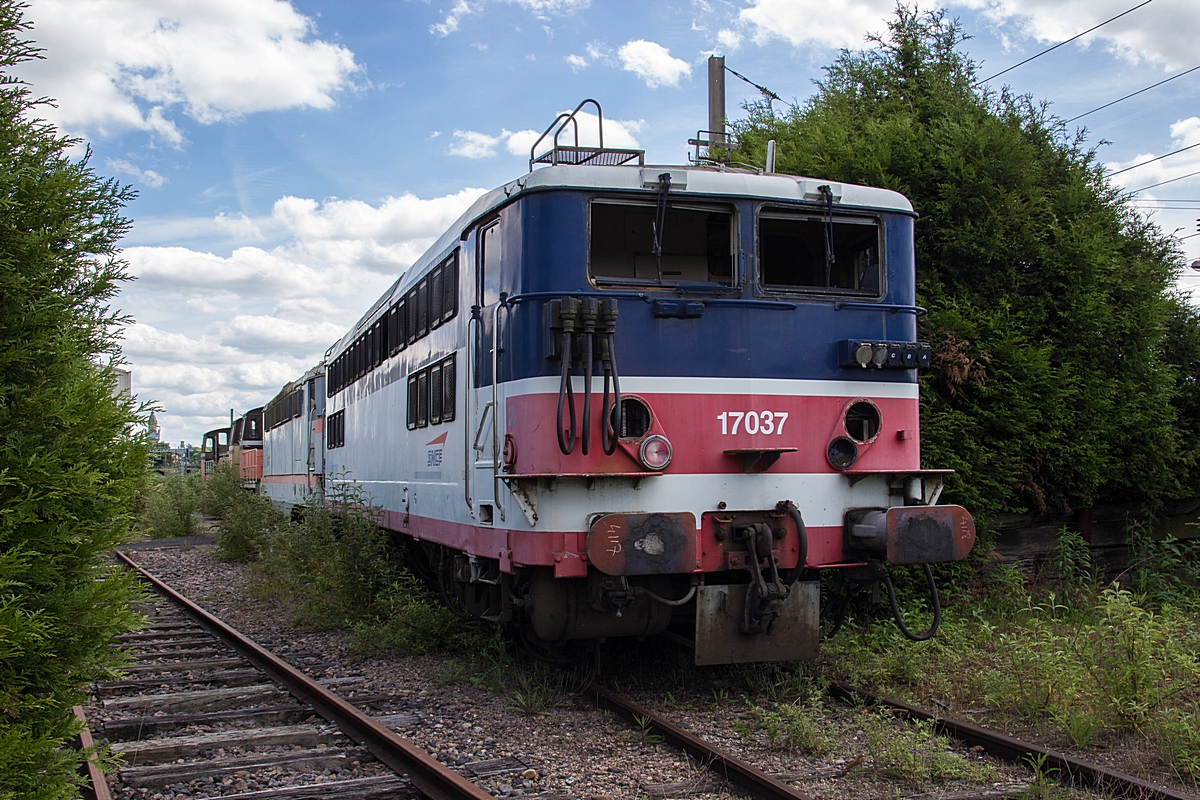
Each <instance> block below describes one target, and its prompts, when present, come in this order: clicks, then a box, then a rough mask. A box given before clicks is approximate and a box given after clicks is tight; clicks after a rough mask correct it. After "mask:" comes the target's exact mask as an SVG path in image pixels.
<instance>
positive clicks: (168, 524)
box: [136, 472, 200, 539]
mask: <svg viewBox="0 0 1200 800" xmlns="http://www.w3.org/2000/svg"><path fill="white" fill-rule="evenodd" d="M199 483H200V476H199V475H196V474H192V475H180V474H179V473H177V472H172V473H167V474H166V475H154V476H152V477H151V479H150V480H149V481H148V483H147V485H146V488H145V489H144V490H143V492H142V493H141V495H140V497H139V505H140V513H139V514H138V519H137V524H136V530H137V531H138V532H140V533H141V534H143V535H145V536H149V537H150V538H152V539H170V538H173V537H176V536H195V535H196V534H197V533H199V532H200V486H199Z"/></svg>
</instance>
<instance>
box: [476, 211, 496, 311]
mask: <svg viewBox="0 0 1200 800" xmlns="http://www.w3.org/2000/svg"><path fill="white" fill-rule="evenodd" d="M479 239H480V243H479V265H480V269H479V305H480V306H482V307H483V308H487V307H488V306H492V305H495V303H496V302H497V301H498V300H499V299H500V225H499V223H497V224H495V225H491V226H489V227H487V228H484V230H483V232H482V233H481V234H480V236H479Z"/></svg>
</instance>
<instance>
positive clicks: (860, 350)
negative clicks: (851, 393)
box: [854, 342, 875, 369]
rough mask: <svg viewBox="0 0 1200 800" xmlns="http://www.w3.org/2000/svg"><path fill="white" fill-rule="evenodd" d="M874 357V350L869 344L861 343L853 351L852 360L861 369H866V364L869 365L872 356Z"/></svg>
mask: <svg viewBox="0 0 1200 800" xmlns="http://www.w3.org/2000/svg"><path fill="white" fill-rule="evenodd" d="M874 355H875V348H873V347H871V343H870V342H863V343H862V344H860V345H859V346H858V347H857V348H855V350H854V360H855V361H857V362H858V365H859V366H860V367H862V368H863V369H866V368H867V364H870V363H871V358H872V356H874Z"/></svg>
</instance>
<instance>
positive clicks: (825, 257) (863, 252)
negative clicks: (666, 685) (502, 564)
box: [496, 168, 975, 664]
mask: <svg viewBox="0 0 1200 800" xmlns="http://www.w3.org/2000/svg"><path fill="white" fill-rule="evenodd" d="M576 169H578V168H576ZM543 172H545V171H543ZM637 172H638V184H640V186H639V187H638V188H640V189H641V191H640V192H639V191H620V190H619V189H616V188H614V189H613V190H610V191H607V192H606V191H599V192H588V193H584V192H572V193H563V194H557V195H551V194H546V195H532V196H530V197H528V198H526V200H525V201H524V206H523V209H522V210H523V215H522V226H523V235H524V236H525V237H526V238H525V241H526V242H527V243H528V242H537V243H539V246H536V247H529V248H528V249H527V250H526V252H525V259H526V263H525V265H524V268H525V270H526V276H525V277H526V283H527V284H534V285H536V284H537V278H538V276H540V275H541V274H542V269H543V268H544V269H545V271H546V272H547V273H549V274H553V275H557V276H559V277H562V276H563V274H564V272H565V271H564V270H563V268H562V264H564V263H575V264H580V266H581V267H583V268H584V269H585V270H586V280H587V283H586V285H585V286H578V284H576V286H578V289H576V290H575V291H571V292H564V293H562V294H561V295H557V296H556V295H555V292H554V291H541V292H532V291H526V292H514V293H513V294H512V295H511V296H510V297H508V298H506V299H504V300H503V302H504V303H505V305H506V313H505V315H504V316H505V322H507V325H506V326H503V327H501V331H502V332H504V331H505V330H507V333H508V334H509V336H508V337H506V342H507V344H506V345H504V346H501V347H500V349H501V356H502V358H503V357H507V358H508V360H509V363H510V364H511V365H512V367H513V371H514V372H519V371H520V370H521V369H522V368H523V367H524V368H526V369H529V370H531V371H532V370H538V369H540V371H541V375H542V376H541V377H532V376H531V377H527V378H524V379H522V378H521V376H520V375H513V376H512V377H513V378H516V380H512V381H510V382H508V383H507V384H504V383H501V384H500V386H501V387H502V389H503V392H502V394H503V397H502V398H501V397H500V394H501V393H500V392H498V393H497V402H498V403H500V402H502V403H503V406H502V407H503V408H505V409H506V411H505V413H504V415H503V417H502V420H503V442H504V445H503V448H502V467H501V470H502V474H501V482H502V483H503V484H504V485H505V486H506V487H508V488H509V489H510V491H511V492H512V495H513V497H514V499H515V500H516V501H517V503H518V504H519V506H520V507H521V509H522V510H523V511H524V512H525V516H526V519H527V521H528V523H529V524H530V525H531V526H536V527H538V528H543V527H544V529H546V530H555V531H557V530H566V531H570V530H571V528H572V527H573V526H574V525H578V524H579V522H578V521H579V520H586V523H585V529H584V530H583V531H582V532H581V533H579V534H574V535H572V534H571V533H569V532H568V533H566V534H565V535H564V536H563V538H562V544H561V546H559V547H558V548H557V549H556V550H555V552H554V558H555V561H554V566H553V569H542V570H540V571H536V573H535V574H534V575H533V577H532V578H531V580H530V582H529V584H528V591H527V593H526V594H525V595H524V596H523V597H522V598H519V604H520V613H522V614H524V615H527V618H528V621H529V628H530V632H531V633H532V637H533V638H536V639H537V640H540V641H541V642H551V643H553V642H565V641H571V640H579V639H596V638H602V637H608V636H623V635H624V636H644V635H651V634H659V633H666V634H668V635H671V636H674V637H676V638H678V639H681V640H686V641H688V642H690V643H691V644H692V645H693V646H694V648H695V655H696V661H697V663H699V664H717V663H731V662H744V661H769V660H791V659H797V658H812V657H814V656H815V655H816V653H817V643H818V639H819V627H820V591H819V585H820V583H819V581H820V575H821V571H823V570H828V569H844V570H847V571H848V575H849V577H851V579H852V580H854V581H857V582H858V583H860V584H863V585H866V586H872V585H874V584H876V583H878V582H880V581H886V580H887V570H886V565H887V564H889V563H890V564H896V565H912V564H923V565H928V564H931V563H937V562H943V561H951V560H957V559H961V558H963V557H965V556H966V554H967V553H968V552H969V551H970V549H971V547H972V545H973V543H974V537H975V529H974V521H973V520H972V518H971V516H970V514H969V513H968V512H967V511H966V510H965V509H963V508H961V507H958V506H946V505H937V501H938V499H939V496H940V492H941V487H942V482H943V479H944V477H945V475H946V473H947V472H949V471H948V470H923V469H921V466H920V438H919V414H918V406H919V400H918V384H917V374H918V371H919V369H921V368H922V367H927V366H929V364H930V360H931V351H930V348H929V346H928V345H926V344H924V343H921V342H919V341H917V339H916V314H917V313H919V309H917V308H916V306H915V305H914V294H915V290H914V265H913V257H912V213H911V207H909V206H908V204H907V201H905V200H904V199H903V198H902V197H900V196H899V195H895V194H894V193H891V192H885V191H883V190H875V189H867V188H864V187H842V186H832V185H830V184H824V183H821V184H818V183H817V182H815V181H812V180H809V179H798V178H791V177H786V178H785V177H777V176H770V177H768V176H748V175H736V176H735V175H729V174H727V173H724V172H721V171H715V170H714V171H706V170H688V171H682V170H669V171H667V170H662V169H659V170H653V169H651V168H643V169H641V170H638V171H637ZM581 222H582V223H583V224H584V226H585V227H584V230H585V231H586V234H585V236H583V237H579V238H578V239H575V237H572V236H564V235H563V232H564V231H569V230H570V227H571V225H574V226H579V225H580V223H581ZM543 229H544V230H546V231H547V232H549V231H550V230H553V231H554V233H555V236H554V238H553V239H547V240H544V241H540V242H539V239H538V237H539V234H540V233H541V232H542V230H543ZM564 239H565V240H567V241H566V242H565V243H564ZM572 244H573V245H574V246H571V245H572ZM564 251H567V252H564ZM541 259H545V263H544V265H543V264H541V263H539V261H540V260H541ZM580 262H582V263H580ZM551 270H554V271H553V272H552V271H551ZM581 271H583V270H581ZM568 274H569V273H568ZM530 342H536V343H537V346H536V350H537V352H536V353H535V354H533V355H535V356H536V359H535V358H529V357H528V356H522V354H521V353H520V352H514V351H519V350H520V349H521V348H522V343H525V345H524V346H525V349H532V348H529V347H528V343H530ZM505 347H507V348H509V353H508V354H507V356H505V354H504V352H503V351H504V349H505ZM496 363H497V364H498V365H500V364H501V361H500V360H498V361H497V362H496ZM539 364H540V366H539ZM498 368H499V369H500V370H501V372H502V373H503V366H498ZM512 557H513V558H516V559H517V560H518V561H520V560H521V559H520V557H519V556H518V555H517V554H516V552H515V551H514V553H513V556H512ZM930 581H931V583H930V586H931V588H932V587H933V584H932V576H930ZM935 602H936V600H935Z"/></svg>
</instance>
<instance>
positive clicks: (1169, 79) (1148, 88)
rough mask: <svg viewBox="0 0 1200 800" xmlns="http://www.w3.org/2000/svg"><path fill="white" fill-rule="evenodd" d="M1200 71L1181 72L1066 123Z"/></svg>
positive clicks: (1072, 119)
mask: <svg viewBox="0 0 1200 800" xmlns="http://www.w3.org/2000/svg"><path fill="white" fill-rule="evenodd" d="M1198 69H1200V66H1195V67H1192V68H1191V69H1189V70H1186V71H1184V72H1181V73H1179V74H1178V75H1172V76H1171V77H1169V78H1167V79H1165V80H1161V81H1159V82H1158V83H1154V84H1151V85H1149V86H1147V87H1146V88H1145V89H1138V90H1137V91H1136V92H1133V93H1132V94H1127V95H1125V96H1124V97H1118V98H1117V99H1116V100H1113V101H1112V102H1111V103H1105V104H1104V105H1102V106H1097V107H1096V108H1093V109H1092V110H1091V111H1085V112H1083V113H1082V114H1080V115H1078V116H1075V117H1071V118H1070V119H1069V120H1066V122H1074V121H1075V120H1077V119H1083V118H1084V117H1086V116H1087V115H1088V114H1095V113H1096V112H1097V111H1102V110H1104V109H1106V108H1108V107H1109V106H1115V105H1116V104H1117V103H1120V102H1122V101H1124V100H1128V99H1129V98H1131V97H1137V96H1138V95H1139V94H1141V93H1142V92H1148V91H1150V90H1151V89H1155V88H1158V87H1159V86H1162V85H1163V84H1164V83H1170V82H1171V81H1173V80H1175V79H1176V78H1182V77H1183V76H1184V75H1190V74H1191V73H1193V72H1195V71H1196V70H1198Z"/></svg>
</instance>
